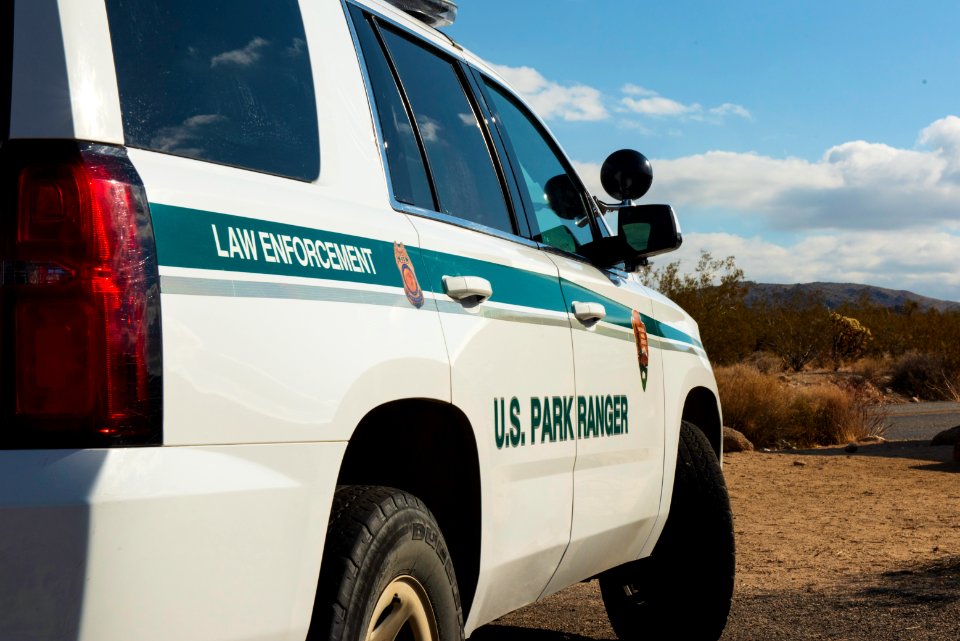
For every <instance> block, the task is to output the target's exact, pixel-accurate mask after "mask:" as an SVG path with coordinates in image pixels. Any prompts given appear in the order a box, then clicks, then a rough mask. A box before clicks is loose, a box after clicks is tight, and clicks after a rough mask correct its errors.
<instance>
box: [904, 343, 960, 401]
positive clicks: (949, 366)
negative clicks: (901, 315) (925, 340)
mask: <svg viewBox="0 0 960 641" xmlns="http://www.w3.org/2000/svg"><path fill="white" fill-rule="evenodd" d="M890 386H891V387H892V388H893V389H894V390H896V391H898V392H900V393H902V394H906V395H907V396H915V397H917V398H922V399H926V400H931V401H960V367H958V366H957V365H956V364H955V363H953V362H951V361H950V360H949V359H948V358H947V357H946V356H944V355H941V354H930V353H917V352H910V353H908V354H904V355H903V356H901V357H900V358H898V359H897V360H896V362H894V363H893V364H892V367H891V372H890Z"/></svg>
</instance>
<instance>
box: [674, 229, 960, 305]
mask: <svg viewBox="0 0 960 641" xmlns="http://www.w3.org/2000/svg"><path fill="white" fill-rule="evenodd" d="M700 250H707V251H709V252H711V253H712V254H713V255H714V256H715V257H724V256H734V257H735V258H736V260H737V264H738V265H739V266H740V267H741V268H743V270H744V272H745V274H746V278H747V279H748V280H753V281H757V282H767V283H770V282H773V283H808V282H814V281H826V282H841V283H842V282H852V283H869V284H871V285H877V286H879V287H888V288H891V289H907V290H910V291H915V292H918V293H921V294H925V295H927V296H934V297H937V298H943V299H946V300H960V270H958V269H957V267H956V265H957V260H956V256H958V255H960V236H957V235H953V234H949V233H946V232H926V231H911V232H903V231H875V232H866V233H863V232H852V231H843V232H839V233H836V234H822V233H818V234H805V235H801V236H800V237H799V238H798V239H797V240H796V241H794V242H792V243H786V244H777V243H772V242H769V241H766V240H764V239H763V238H762V237H760V236H755V237H752V238H745V237H743V236H738V235H735V234H724V233H695V232H694V233H689V234H684V240H683V246H682V247H681V248H680V250H678V251H677V252H676V253H673V254H666V255H664V256H661V257H660V258H659V259H657V261H656V262H657V264H661V265H662V264H666V263H668V262H672V261H674V260H678V259H679V260H681V270H683V271H687V270H692V269H693V267H694V266H695V265H696V262H697V259H698V258H699V254H700Z"/></svg>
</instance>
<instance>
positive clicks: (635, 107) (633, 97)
mask: <svg viewBox="0 0 960 641" xmlns="http://www.w3.org/2000/svg"><path fill="white" fill-rule="evenodd" d="M620 91H621V92H622V93H623V94H624V97H623V98H621V99H620V102H619V103H618V109H619V110H620V111H625V112H629V113H635V114H639V115H641V116H650V117H654V118H679V119H681V120H697V121H710V122H720V121H721V120H723V119H724V118H726V117H727V116H737V117H739V118H745V119H747V120H749V119H751V118H752V117H753V116H752V115H751V114H750V111H749V110H747V108H746V107H743V106H742V105H737V104H734V103H732V102H725V103H723V104H722V105H720V106H719V107H711V108H709V109H705V108H704V107H703V105H701V104H700V103H697V102H694V103H690V104H684V103H682V102H679V101H677V100H673V99H671V98H665V97H664V96H661V95H660V94H659V93H657V92H656V91H654V90H652V89H648V88H646V87H641V86H640V85H634V84H626V85H624V86H623V87H621V88H620Z"/></svg>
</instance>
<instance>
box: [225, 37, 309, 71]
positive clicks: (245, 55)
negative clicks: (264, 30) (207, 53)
mask: <svg viewBox="0 0 960 641" xmlns="http://www.w3.org/2000/svg"><path fill="white" fill-rule="evenodd" d="M268 44H270V43H269V41H267V40H264V39H263V38H261V37H259V36H257V37H255V38H254V39H253V40H251V41H250V42H248V43H247V45H246V46H245V47H243V48H242V49H234V50H233V51H225V52H223V53H218V54H217V55H215V56H214V57H212V58H210V66H211V67H219V66H221V65H227V64H234V65H240V66H242V67H249V66H250V65H252V64H253V63H255V62H257V61H258V60H260V56H261V54H260V50H261V49H263V48H264V47H266V46H267V45H268ZM294 44H296V43H294Z"/></svg>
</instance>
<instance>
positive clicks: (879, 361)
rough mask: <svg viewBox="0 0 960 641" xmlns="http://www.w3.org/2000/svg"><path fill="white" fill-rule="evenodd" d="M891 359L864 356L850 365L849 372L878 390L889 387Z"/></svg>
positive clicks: (891, 367)
mask: <svg viewBox="0 0 960 641" xmlns="http://www.w3.org/2000/svg"><path fill="white" fill-rule="evenodd" d="M891 369H893V359H891V358H889V357H886V356H865V357H863V358H861V359H859V360H857V361H855V362H853V363H851V365H850V371H851V372H853V373H854V374H856V375H858V376H860V377H861V378H863V380H865V381H868V382H869V383H870V384H871V385H873V386H874V387H876V388H878V389H883V388H885V387H889V385H890V371H891Z"/></svg>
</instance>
